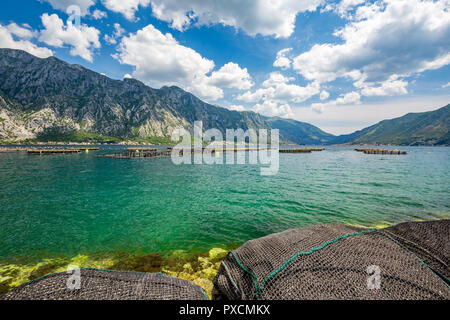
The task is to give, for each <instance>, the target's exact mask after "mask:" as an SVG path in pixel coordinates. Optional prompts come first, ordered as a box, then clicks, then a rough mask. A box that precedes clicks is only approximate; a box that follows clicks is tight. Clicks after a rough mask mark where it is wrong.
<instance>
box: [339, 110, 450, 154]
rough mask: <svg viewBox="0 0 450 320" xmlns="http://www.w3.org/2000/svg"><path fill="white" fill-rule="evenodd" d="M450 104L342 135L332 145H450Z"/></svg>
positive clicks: (384, 121)
mask: <svg viewBox="0 0 450 320" xmlns="http://www.w3.org/2000/svg"><path fill="white" fill-rule="evenodd" d="M449 128H450V104H449V105H447V106H445V107H442V108H440V109H438V110H435V111H429V112H420V113H408V114H406V115H404V116H403V117H399V118H395V119H391V120H383V121H381V122H379V123H377V124H375V125H373V126H370V127H367V128H365V129H362V130H359V131H356V132H354V133H352V134H349V135H341V136H339V137H336V138H335V139H333V140H331V143H333V144H339V143H352V144H375V145H376V144H391V145H450V131H449Z"/></svg>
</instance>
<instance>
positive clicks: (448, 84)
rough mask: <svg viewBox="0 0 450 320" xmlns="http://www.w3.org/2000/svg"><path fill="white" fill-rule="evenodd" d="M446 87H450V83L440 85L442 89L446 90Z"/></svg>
mask: <svg viewBox="0 0 450 320" xmlns="http://www.w3.org/2000/svg"><path fill="white" fill-rule="evenodd" d="M448 87H450V82H447V83H446V84H443V85H442V88H448Z"/></svg>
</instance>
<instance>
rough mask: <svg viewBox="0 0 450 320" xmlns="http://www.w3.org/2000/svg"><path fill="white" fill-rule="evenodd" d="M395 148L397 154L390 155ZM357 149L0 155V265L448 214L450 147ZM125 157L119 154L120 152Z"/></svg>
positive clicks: (197, 246)
mask: <svg viewBox="0 0 450 320" xmlns="http://www.w3.org/2000/svg"><path fill="white" fill-rule="evenodd" d="M394 148H396V147H390V149H394ZM397 148H398V149H401V150H406V151H407V152H408V154H407V155H366V154H363V153H360V152H356V151H354V147H350V146H348V147H347V146H333V147H326V149H325V150H324V151H322V152H313V153H310V154H280V168H279V172H278V174H276V175H274V176H261V175H260V166H257V165H249V164H247V165H207V164H204V165H174V164H173V163H172V161H171V159H170V158H156V159H131V160H124V159H108V158H100V157H96V155H97V154H102V153H113V152H119V151H121V147H117V146H114V147H112V146H108V147H101V150H100V151H99V152H89V153H81V154H75V155H51V156H36V155H27V154H25V153H0V262H3V263H5V262H8V261H17V260H21V261H22V262H23V261H25V262H30V263H32V262H39V261H41V260H43V259H47V258H52V257H61V256H62V257H74V256H76V255H80V254H85V255H90V254H97V253H106V254H108V253H114V252H127V253H130V254H145V253H149V252H158V253H161V254H162V255H164V254H166V253H169V252H173V251H174V250H183V251H185V252H192V253H195V252H207V251H208V250H210V249H211V248H216V247H219V248H230V247H236V246H238V245H240V244H242V243H243V242H245V241H247V240H249V239H254V238H258V237H261V236H264V235H268V234H270V233H274V232H279V231H283V230H286V229H289V228H297V227H304V226H308V225H313V224H318V223H330V222H342V223H347V224H353V225H362V226H386V225H390V224H394V223H398V222H402V221H411V220H431V219H439V218H449V217H450V148H448V147H397ZM122 149H124V148H123V147H122Z"/></svg>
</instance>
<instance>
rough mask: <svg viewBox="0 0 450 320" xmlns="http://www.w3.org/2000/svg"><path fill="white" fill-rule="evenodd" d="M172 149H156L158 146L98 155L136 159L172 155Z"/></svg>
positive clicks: (101, 156)
mask: <svg viewBox="0 0 450 320" xmlns="http://www.w3.org/2000/svg"><path fill="white" fill-rule="evenodd" d="M171 153H172V150H168V149H164V150H161V149H156V148H146V149H143V148H139V150H137V149H134V148H132V149H127V150H126V152H125V153H113V154H102V155H98V157H100V158H114V159H134V158H161V157H170V155H171Z"/></svg>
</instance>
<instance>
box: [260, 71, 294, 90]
mask: <svg viewBox="0 0 450 320" xmlns="http://www.w3.org/2000/svg"><path fill="white" fill-rule="evenodd" d="M292 80H294V78H292V77H290V78H287V77H285V76H284V75H282V74H281V73H280V72H271V73H270V74H269V78H268V79H266V80H265V81H264V82H263V83H262V86H263V87H266V88H268V87H274V86H277V85H279V84H282V83H287V82H289V81H292Z"/></svg>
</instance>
